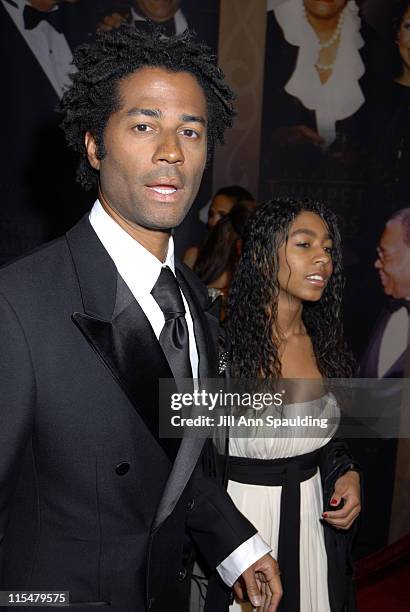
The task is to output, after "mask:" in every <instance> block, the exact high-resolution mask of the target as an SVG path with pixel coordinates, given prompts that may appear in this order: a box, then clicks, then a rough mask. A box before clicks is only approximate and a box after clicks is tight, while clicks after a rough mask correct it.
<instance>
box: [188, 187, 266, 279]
mask: <svg viewBox="0 0 410 612" xmlns="http://www.w3.org/2000/svg"><path fill="white" fill-rule="evenodd" d="M241 200H245V201H248V202H255V200H254V197H253V196H252V194H251V193H250V192H249V191H248V190H247V189H245V188H244V187H241V186H240V185H229V186H227V187H221V188H220V189H218V191H217V192H216V193H215V195H214V197H213V198H212V201H211V205H210V207H209V209H208V224H207V226H208V230H210V229H212V228H213V227H214V226H215V225H216V224H217V223H218V221H220V219H222V218H223V217H224V216H226V215H228V214H229V213H230V212H231V210H232V209H233V207H234V206H235V205H236V204H238V202H240V201H241ZM205 240H206V238H205ZM201 248H202V247H201V246H199V245H195V246H191V247H189V248H188V249H187V250H186V251H185V253H184V256H183V258H182V261H183V262H184V264H185V265H187V266H188V267H189V268H191V269H193V268H194V266H195V262H196V260H197V258H198V255H199V252H200V250H201Z"/></svg>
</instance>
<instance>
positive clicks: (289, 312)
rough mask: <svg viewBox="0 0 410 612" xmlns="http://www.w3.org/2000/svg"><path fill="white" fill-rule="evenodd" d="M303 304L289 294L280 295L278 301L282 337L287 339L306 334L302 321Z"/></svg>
mask: <svg viewBox="0 0 410 612" xmlns="http://www.w3.org/2000/svg"><path fill="white" fill-rule="evenodd" d="M302 312H303V304H302V302H301V300H298V299H296V298H294V297H292V296H290V295H288V294H282V293H281V294H280V295H279V300H278V321H277V324H278V328H279V330H280V333H281V335H282V336H283V337H284V338H285V339H287V338H289V337H290V336H296V335H300V334H304V333H306V329H305V325H304V323H303V320H302Z"/></svg>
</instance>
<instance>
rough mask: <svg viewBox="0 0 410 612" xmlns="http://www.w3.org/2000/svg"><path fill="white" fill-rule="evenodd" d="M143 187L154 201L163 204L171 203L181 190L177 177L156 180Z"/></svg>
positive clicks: (181, 186)
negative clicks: (152, 196) (151, 195)
mask: <svg viewBox="0 0 410 612" xmlns="http://www.w3.org/2000/svg"><path fill="white" fill-rule="evenodd" d="M145 187H146V188H147V189H148V190H149V191H150V192H151V193H152V194H153V195H154V197H155V199H159V200H161V201H163V202H170V201H173V199H175V198H176V197H177V196H178V195H179V193H178V192H180V191H181V190H182V189H183V185H182V183H181V182H180V180H179V179H178V178H177V177H175V178H174V177H172V178H171V177H164V178H163V179H156V180H155V181H153V182H152V183H148V184H147V185H145Z"/></svg>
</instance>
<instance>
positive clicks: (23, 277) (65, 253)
mask: <svg viewBox="0 0 410 612" xmlns="http://www.w3.org/2000/svg"><path fill="white" fill-rule="evenodd" d="M69 258H70V254H69V249H68V245H67V240H66V237H65V236H61V237H60V238H57V239H55V240H53V241H52V242H48V243H46V244H44V245H42V246H40V247H38V248H36V249H35V250H34V251H31V252H30V253H27V254H25V255H22V256H21V257H19V258H18V259H16V260H14V261H12V262H10V263H7V264H5V265H4V266H2V267H1V268H0V293H4V292H5V293H8V292H13V291H15V290H17V291H20V292H22V293H24V294H26V295H27V294H28V293H29V292H30V290H31V289H36V288H37V290H38V291H40V290H41V287H44V284H45V283H46V282H47V279H48V278H49V279H50V282H51V281H52V279H53V278H54V279H55V282H56V283H58V278H59V277H60V276H61V274H62V268H64V267H66V266H67V264H68V262H69Z"/></svg>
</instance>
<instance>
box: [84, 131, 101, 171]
mask: <svg viewBox="0 0 410 612" xmlns="http://www.w3.org/2000/svg"><path fill="white" fill-rule="evenodd" d="M84 144H85V148H86V150H87V157H88V161H89V162H90V164H91V166H92V167H93V168H94V169H95V170H99V169H100V160H99V159H98V156H97V143H96V142H95V138H94V136H93V134H91V132H86V134H85V138H84Z"/></svg>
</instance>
